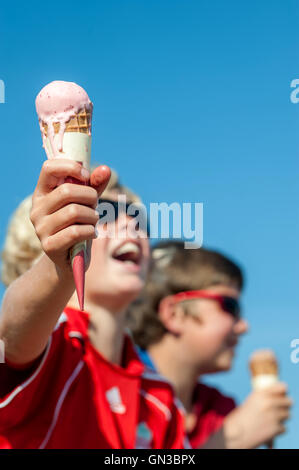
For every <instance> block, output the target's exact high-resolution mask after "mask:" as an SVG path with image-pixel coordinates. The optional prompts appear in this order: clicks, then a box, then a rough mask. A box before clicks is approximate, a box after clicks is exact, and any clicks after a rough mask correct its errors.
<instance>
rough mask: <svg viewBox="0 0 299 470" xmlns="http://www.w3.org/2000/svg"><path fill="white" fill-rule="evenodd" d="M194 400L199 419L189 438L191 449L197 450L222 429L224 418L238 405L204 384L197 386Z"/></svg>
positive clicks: (195, 411)
mask: <svg viewBox="0 0 299 470" xmlns="http://www.w3.org/2000/svg"><path fill="white" fill-rule="evenodd" d="M193 400H194V401H193V402H194V413H195V414H196V418H197V419H196V423H195V426H194V428H193V430H192V431H190V432H189V433H188V438H189V440H190V444H191V447H192V448H193V449H196V448H198V447H200V446H202V445H203V444H204V443H205V442H206V441H207V440H208V438H210V437H211V436H212V434H214V433H215V432H216V431H218V430H219V429H220V428H221V427H222V424H223V420H224V418H225V417H226V415H227V414H228V413H230V412H231V411H232V410H233V409H234V408H235V407H236V404H235V402H234V400H233V399H232V398H229V397H226V396H224V395H222V393H220V392H219V391H218V390H216V388H212V387H208V386H207V385H204V384H202V383H198V384H197V386H196V389H195V391H194V399H193Z"/></svg>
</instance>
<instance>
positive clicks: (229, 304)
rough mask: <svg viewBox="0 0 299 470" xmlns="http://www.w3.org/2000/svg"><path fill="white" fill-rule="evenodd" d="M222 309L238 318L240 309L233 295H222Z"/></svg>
mask: <svg viewBox="0 0 299 470" xmlns="http://www.w3.org/2000/svg"><path fill="white" fill-rule="evenodd" d="M223 309H224V310H225V311H226V312H228V313H230V314H231V315H233V316H234V317H235V318H240V315H241V309H240V304H239V302H238V300H236V299H234V298H233V297H223Z"/></svg>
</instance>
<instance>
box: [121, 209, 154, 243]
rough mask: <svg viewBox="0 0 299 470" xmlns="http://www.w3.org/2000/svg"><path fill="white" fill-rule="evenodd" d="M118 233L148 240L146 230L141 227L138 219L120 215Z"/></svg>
mask: <svg viewBox="0 0 299 470" xmlns="http://www.w3.org/2000/svg"><path fill="white" fill-rule="evenodd" d="M117 230H118V233H124V232H125V233H126V234H127V236H128V237H129V238H147V233H146V230H144V227H143V226H142V225H141V226H139V221H138V219H135V218H134V217H132V216H130V215H127V214H120V215H119V217H118V220H117Z"/></svg>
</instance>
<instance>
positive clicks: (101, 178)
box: [90, 165, 111, 196]
mask: <svg viewBox="0 0 299 470" xmlns="http://www.w3.org/2000/svg"><path fill="white" fill-rule="evenodd" d="M110 176H111V170H110V168H109V167H108V166H106V165H101V166H98V167H97V168H96V169H95V170H94V171H93V172H92V174H91V175H90V185H91V186H92V187H93V188H94V189H96V190H97V192H98V195H99V196H100V195H101V194H102V192H103V191H104V189H105V188H106V186H107V184H108V183H109V180H110Z"/></svg>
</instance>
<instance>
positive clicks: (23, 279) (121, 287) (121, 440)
mask: <svg viewBox="0 0 299 470" xmlns="http://www.w3.org/2000/svg"><path fill="white" fill-rule="evenodd" d="M81 170H82V167H81V166H80V165H79V164H78V163H76V162H73V161H69V160H63V159H53V160H48V161H46V162H45V163H44V165H43V167H42V170H41V173H40V177H39V181H38V183H37V186H36V189H35V192H34V195H33V199H32V210H31V221H32V223H33V225H34V227H35V231H36V233H37V235H38V238H39V240H40V244H41V248H42V250H43V251H44V254H42V255H41V256H39V254H38V253H36V258H37V261H36V262H35V263H34V264H33V265H32V267H31V268H30V269H29V270H28V271H26V272H24V274H22V275H21V276H20V277H19V278H17V279H16V280H15V281H14V282H12V284H11V285H10V286H9V288H8V289H7V292H6V294H5V297H4V300H3V305H2V315H1V319H0V338H1V339H2V340H3V341H4V343H5V356H6V363H5V364H2V365H1V364H0V383H1V384H2V387H1V388H2V390H1V398H0V448H41V449H44V448H50V449H51V448H134V447H147V448H182V447H183V446H184V428H183V417H182V414H181V412H180V410H178V409H177V407H176V405H175V403H174V396H173V392H172V389H171V387H170V386H169V384H167V383H165V382H163V381H161V380H159V379H157V378H156V377H151V376H148V375H147V374H146V372H145V369H144V366H143V364H142V363H141V362H140V360H139V358H138V355H137V354H136V352H135V351H134V348H133V345H132V343H131V341H130V338H129V337H128V336H127V335H126V334H125V329H124V328H125V316H126V314H125V312H126V309H127V307H128V305H129V304H130V302H131V301H132V300H133V299H134V298H136V297H137V295H138V294H139V293H140V291H141V289H142V288H143V285H144V279H145V274H146V270H147V264H148V257H149V246H148V241H147V239H146V234H144V233H143V234H142V233H137V236H136V233H133V229H132V224H131V221H132V217H130V216H128V215H127V214H126V213H120V214H117V213H116V214H115V218H116V220H114V221H111V222H109V223H107V227H106V228H107V229H108V230H107V233H108V234H109V229H112V228H113V229H115V231H116V233H115V236H114V237H113V238H110V237H109V235H108V236H106V237H105V236H104V234H105V230H104V228H103V227H101V226H99V224H98V214H97V212H96V210H95V208H96V207H97V204H98V195H99V194H100V193H101V192H102V191H103V190H104V188H105V186H106V185H107V182H108V180H109V176H110V171H109V169H108V168H107V167H105V166H102V167H98V168H97V169H96V170H94V172H93V173H92V174H91V175H89V174H88V173H86V172H81ZM68 176H70V177H73V178H76V179H78V180H80V181H82V182H87V181H88V180H89V176H90V186H84V185H79V184H78V185H77V184H68V183H64V184H62V185H59V186H58V184H59V182H60V181H61V179H65V178H66V177H68ZM121 193H127V195H128V197H129V199H130V200H129V201H128V202H132V200H133V199H134V197H131V196H132V193H129V192H127V191H126V190H124V188H123V187H121V186H120V185H119V184H117V183H115V184H112V185H110V188H109V187H108V191H106V193H105V198H106V199H105V201H102V202H105V203H106V204H107V201H108V202H109V201H110V203H111V204H112V205H113V207H114V206H115V204H114V203H115V200H116V198H117V196H118V195H119V194H121ZM135 199H136V198H135ZM100 202H101V199H100ZM95 226H97V230H98V232H99V233H100V235H99V237H97V238H96V235H95ZM112 231H113V230H112ZM30 236H31V235H30ZM81 240H90V241H92V247H91V260H90V266H89V268H88V270H87V272H86V288H85V308H86V312H80V311H78V310H77V307H76V305H77V301H76V297H75V294H74V282H73V276H72V270H71V267H70V262H69V258H68V252H69V248H70V247H71V246H73V245H74V244H75V243H77V242H79V241H81ZM8 245H9V244H8ZM6 248H7V250H6V251H7V253H8V252H9V249H8V248H9V246H7V247H6ZM10 255H11V253H10ZM4 259H5V257H4ZM6 259H7V260H10V262H12V260H11V256H9V255H8V254H7V257H6ZM31 264H32V263H31ZM28 265H30V260H28ZM24 270H25V269H24V267H23V271H24ZM4 271H5V272H6V273H9V272H10V273H17V274H18V273H20V274H21V272H22V270H18V269H6V270H4ZM20 271H21V272H20ZM67 303H68V307H67V308H65V306H66V304H67ZM62 312H63V313H62ZM87 312H88V313H87Z"/></svg>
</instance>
